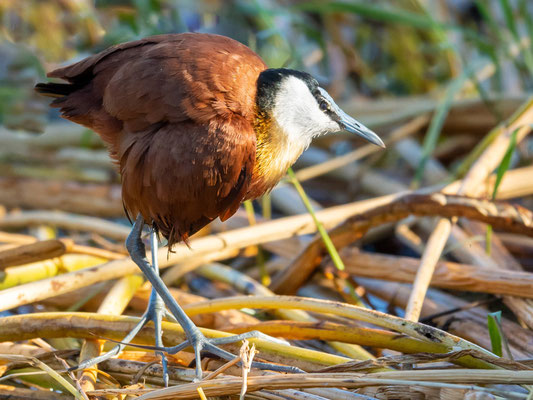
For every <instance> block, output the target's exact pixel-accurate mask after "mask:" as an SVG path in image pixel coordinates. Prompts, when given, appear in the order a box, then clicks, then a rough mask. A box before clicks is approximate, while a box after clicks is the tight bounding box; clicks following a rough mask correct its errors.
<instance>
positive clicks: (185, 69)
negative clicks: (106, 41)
mask: <svg viewBox="0 0 533 400" xmlns="http://www.w3.org/2000/svg"><path fill="white" fill-rule="evenodd" d="M265 68H266V66H265V64H264V63H263V61H262V60H261V59H260V58H259V56H257V55H256V54H255V53H254V52H253V51H251V50H250V49H249V48H247V47H246V46H244V45H242V44H240V43H238V42H236V41H234V40H232V39H229V38H226V37H223V36H218V35H210V34H194V33H187V34H176V35H160V36H154V37H150V38H146V39H143V40H140V41H136V42H130V43H125V44H121V45H118V46H115V47H112V48H110V49H108V50H106V51H104V52H102V53H100V54H96V55H94V56H92V57H89V58H87V59H85V60H82V61H80V62H79V63H77V64H74V65H71V66H69V67H66V68H61V69H58V70H56V71H53V72H52V73H50V74H49V76H51V77H59V78H62V79H65V80H67V81H69V82H70V86H69V88H70V89H69V90H70V91H69V90H64V89H63V90H62V92H63V93H64V92H67V93H68V94H67V95H65V96H63V97H60V98H58V99H56V100H55V101H54V103H53V105H54V106H56V107H60V108H61V112H62V114H63V116H64V117H65V118H67V119H70V120H72V121H74V122H77V123H80V124H83V125H86V126H88V127H90V128H92V129H94V130H95V131H96V132H98V133H99V134H100V135H101V136H102V138H103V139H104V141H106V143H107V144H108V145H109V149H110V153H111V155H112V157H113V158H114V159H115V160H116V161H117V162H118V163H119V164H120V170H121V173H122V175H123V199H124V204H125V206H126V209H127V210H128V212H129V213H131V215H132V216H135V215H136V214H137V212H141V213H142V215H143V217H144V218H145V220H146V222H148V223H154V224H155V225H157V227H158V228H159V229H160V230H161V232H162V233H163V234H164V235H165V236H166V237H168V238H169V241H170V243H173V242H175V241H178V240H180V239H183V238H186V237H187V236H188V235H189V234H192V233H194V232H196V231H197V230H198V229H200V228H201V227H202V226H204V225H205V224H207V223H208V222H209V221H211V220H213V219H215V218H216V217H217V216H221V217H222V218H227V217H229V216H230V215H232V214H233V213H234V212H235V211H236V209H237V207H238V205H239V204H240V202H241V201H242V199H243V197H244V195H245V193H246V188H247V186H248V184H249V180H250V176H251V173H252V171H253V164H254V161H255V134H254V131H253V118H254V108H255V94H256V82H257V77H258V75H259V73H260V72H261V71H262V70H264V69H265ZM43 92H44V90H43ZM48 93H50V91H49V92H48Z"/></svg>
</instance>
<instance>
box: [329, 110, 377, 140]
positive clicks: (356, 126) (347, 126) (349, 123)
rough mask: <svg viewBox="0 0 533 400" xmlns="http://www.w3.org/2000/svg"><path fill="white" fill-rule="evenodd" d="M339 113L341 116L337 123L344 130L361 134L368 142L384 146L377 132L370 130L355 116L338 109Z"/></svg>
mask: <svg viewBox="0 0 533 400" xmlns="http://www.w3.org/2000/svg"><path fill="white" fill-rule="evenodd" d="M339 114H340V117H341V120H340V121H339V123H340V125H341V126H342V127H343V128H344V130H345V131H347V132H350V133H355V134H356V135H358V136H361V137H362V138H363V139H365V140H368V141H369V142H370V143H373V144H375V145H377V146H379V147H383V148H385V143H383V140H381V138H380V137H379V136H378V135H377V134H375V133H374V132H372V131H371V130H370V129H368V128H367V127H366V126H364V125H363V124H362V123H360V122H358V121H357V120H356V119H355V118H352V117H350V116H349V115H348V114H346V113H345V112H344V111H342V110H340V113H339Z"/></svg>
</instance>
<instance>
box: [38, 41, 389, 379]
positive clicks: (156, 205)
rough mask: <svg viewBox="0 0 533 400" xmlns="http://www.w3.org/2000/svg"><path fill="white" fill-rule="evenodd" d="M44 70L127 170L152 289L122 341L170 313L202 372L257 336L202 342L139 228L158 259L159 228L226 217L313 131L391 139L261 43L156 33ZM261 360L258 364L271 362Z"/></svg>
mask: <svg viewBox="0 0 533 400" xmlns="http://www.w3.org/2000/svg"><path fill="white" fill-rule="evenodd" d="M47 76H48V77H50V78H59V79H61V80H63V81H64V82H61V83H57V82H47V83H39V84H37V85H36V86H35V90H36V91H37V92H38V93H40V94H42V95H45V96H49V97H53V98H54V100H53V101H52V103H51V106H52V107H55V108H59V109H60V112H61V115H62V117H63V118H65V119H67V120H70V121H72V122H75V123H77V124H81V125H83V126H86V127H88V128H90V129H92V130H93V131H95V132H96V133H98V134H99V135H100V136H101V138H102V139H103V141H104V143H105V144H106V146H107V148H108V151H109V154H110V158H111V159H112V160H113V162H114V163H115V164H116V165H117V167H118V170H119V172H120V175H121V180H122V201H123V204H124V209H125V212H126V215H127V216H128V218H129V219H130V221H133V228H132V231H131V233H130V235H129V236H128V238H127V240H126V247H127V249H128V252H129V254H130V256H131V258H132V260H133V261H134V262H135V263H136V264H137V265H138V266H139V268H140V269H141V271H142V272H143V273H144V275H145V276H146V278H147V279H148V280H149V281H150V283H151V284H152V288H153V289H152V294H151V296H150V302H149V305H148V308H147V310H146V312H145V314H144V315H143V317H142V319H141V322H140V323H139V324H138V326H137V327H136V328H134V330H133V331H132V332H130V334H129V335H128V336H127V337H126V338H124V343H126V342H128V341H129V340H131V339H132V338H133V336H135V334H136V333H137V332H138V330H140V329H141V328H142V326H144V325H145V324H146V323H147V322H148V321H153V323H154V324H155V330H156V338H155V339H156V346H159V347H158V348H159V349H162V348H163V346H162V341H161V327H160V326H161V319H162V317H163V315H166V316H167V317H169V318H173V319H175V320H176V321H177V322H179V323H180V325H181V326H182V328H183V329H184V332H185V335H186V338H187V340H186V341H185V342H184V343H182V344H181V345H179V346H176V347H175V348H173V351H178V350H181V349H184V348H186V347H189V346H191V347H192V348H193V350H194V354H195V359H196V375H197V378H198V379H201V377H202V370H201V363H200V361H201V353H202V352H203V351H209V352H210V353H213V354H216V355H218V356H220V357H222V358H226V359H227V358H233V357H234V356H233V355H231V354H229V353H228V352H226V351H225V350H222V349H221V348H220V347H218V346H219V345H220V344H224V343H230V342H235V341H238V340H241V339H242V338H244V337H255V336H260V335H261V334H260V333H257V332H254V333H251V334H249V335H248V336H243V335H236V336H231V337H230V338H224V339H208V338H206V337H205V336H204V335H203V334H202V333H201V332H200V330H199V329H198V328H197V327H196V326H195V325H194V323H193V322H192V321H191V320H190V318H189V317H188V316H187V315H186V314H185V312H184V311H183V310H182V308H181V307H180V306H179V304H178V303H177V302H176V300H175V299H174V298H173V297H172V296H171V295H170V293H169V291H168V289H167V287H166V286H165V285H164V283H163V281H162V280H161V278H160V277H159V273H158V265H157V257H156V256H152V260H151V261H152V262H151V264H150V262H149V261H148V260H147V258H146V251H145V247H144V243H143V242H142V240H141V233H142V229H143V226H145V225H147V226H149V228H150V243H151V247H152V254H153V255H155V254H157V246H158V245H159V235H161V236H163V237H164V238H165V239H166V240H167V241H168V247H169V249H172V247H173V245H174V244H176V243H178V242H185V243H188V240H189V237H190V236H191V235H193V234H194V233H196V232H197V231H199V230H200V229H201V228H203V227H204V226H206V225H207V224H209V223H210V222H211V221H213V220H214V219H216V218H220V219H221V220H222V221H224V220H227V219H228V218H229V217H231V216H232V215H233V214H234V213H235V212H236V211H237V209H238V208H239V206H240V204H241V203H242V202H243V201H245V200H250V199H255V198H257V197H260V196H262V195H263V194H265V193H267V192H268V191H270V190H271V189H272V188H273V187H274V186H275V185H276V184H277V183H278V182H279V181H280V180H281V179H282V178H283V177H284V176H285V174H286V171H287V169H288V168H289V167H290V166H291V165H292V164H293V163H294V162H295V161H296V160H297V159H298V157H299V156H300V155H301V154H302V152H303V151H304V150H305V149H306V148H307V147H308V146H309V145H310V143H311V141H312V139H314V138H316V137H319V136H322V135H325V134H328V133H333V132H338V131H347V132H351V133H354V134H356V135H358V136H360V137H362V138H364V139H366V140H367V141H369V142H371V143H373V144H376V145H378V146H381V147H385V145H384V144H383V141H382V140H381V139H380V138H379V136H378V135H377V134H375V133H374V132H373V131H371V130H370V129H369V128H367V127H365V126H364V125H363V124H361V123H360V122H358V121H357V120H356V119H354V118H353V117H351V116H349V115H348V114H346V113H345V112H344V111H342V110H341V109H340V108H339V106H338V105H337V104H336V103H335V101H334V100H333V99H332V97H331V96H330V95H329V94H328V92H327V91H326V90H325V89H323V88H322V87H321V86H320V85H319V83H318V82H317V80H316V79H315V78H313V77H312V76H311V75H310V74H308V73H306V72H302V71H297V70H292V69H287V68H268V67H267V65H266V64H265V62H264V61H263V60H262V59H261V58H260V56H259V55H257V54H256V53H255V52H254V51H252V50H251V49H250V48H248V47H247V46H245V45H244V44H242V43H240V42H238V41H236V40H234V39H231V38H229V37H226V36H221V35H216V34H210V33H177V34H162V35H156V36H150V37H146V38H143V39H140V40H135V41H131V42H126V43H122V44H118V45H114V46H112V47H109V48H108V49H106V50H104V51H102V52H100V53H97V54H95V55H92V56H89V57H87V58H85V59H83V60H81V61H79V62H77V63H74V64H72V65H69V66H66V67H62V68H59V69H56V70H53V71H51V72H49V73H48V75H47ZM164 306H166V307H167V308H168V310H169V312H167V311H166V310H165V307H164ZM120 346H123V344H121V345H119V346H117V347H116V351H115V354H116V352H118V351H120V349H121V348H122V347H120ZM165 351H166V350H165ZM109 354H110V353H109ZM109 354H107V355H102V356H100V358H98V357H96V358H95V359H93V360H89V361H90V362H91V363H96V362H99V361H100V360H102V359H105V357H109ZM263 364H267V363H258V364H257V366H259V367H264V368H267V369H275V367H274V366H273V365H272V364H267V365H263ZM88 365H89V364H87V363H85V364H84V366H88ZM81 366H82V365H81V364H80V367H81ZM163 368H164V369H165V370H166V364H165V360H164V357H163ZM166 379H168V378H166ZM167 382H168V380H167Z"/></svg>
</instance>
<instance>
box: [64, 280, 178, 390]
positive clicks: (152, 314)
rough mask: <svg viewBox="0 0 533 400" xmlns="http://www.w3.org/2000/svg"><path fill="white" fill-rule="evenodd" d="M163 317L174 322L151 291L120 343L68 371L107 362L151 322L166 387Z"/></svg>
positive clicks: (166, 365) (160, 300)
mask: <svg viewBox="0 0 533 400" xmlns="http://www.w3.org/2000/svg"><path fill="white" fill-rule="evenodd" d="M163 316H165V317H166V318H167V319H170V320H172V321H175V318H174V317H173V316H172V315H171V314H169V313H168V311H167V310H166V309H165V305H164V304H163V300H162V299H161V297H159V296H158V295H157V292H156V291H155V290H153V289H152V293H151V294H150V300H149V302H148V307H147V308H146V311H145V312H144V314H143V315H142V317H141V319H140V320H139V322H138V323H137V324H136V325H135V326H134V327H133V329H132V330H131V331H130V332H129V333H128V334H127V335H126V336H125V337H124V339H122V341H121V342H120V343H118V344H117V345H116V346H115V347H113V348H112V349H111V350H109V351H108V352H106V353H104V354H101V355H99V356H98V357H94V358H91V359H89V360H84V361H82V362H80V363H79V364H78V365H76V366H74V367H71V368H70V370H71V371H72V370H79V369H85V368H89V367H91V366H93V365H95V364H98V363H101V362H102V361H105V360H109V359H110V358H112V357H114V356H116V355H118V354H119V353H120V352H121V351H122V350H123V349H124V347H126V345H127V344H128V343H130V342H131V341H132V340H133V338H134V337H135V336H137V334H138V333H139V332H140V330H141V329H142V328H144V327H145V326H146V325H147V324H148V323H149V322H150V321H152V322H153V323H154V330H155V349H156V350H155V353H156V354H157V355H159V356H160V357H161V365H162V367H163V382H164V384H165V387H166V386H168V380H169V376H168V363H167V358H166V356H165V354H164V352H163V351H162V350H159V349H162V348H164V347H163V339H162V335H163V332H162V330H161V320H162V317H163Z"/></svg>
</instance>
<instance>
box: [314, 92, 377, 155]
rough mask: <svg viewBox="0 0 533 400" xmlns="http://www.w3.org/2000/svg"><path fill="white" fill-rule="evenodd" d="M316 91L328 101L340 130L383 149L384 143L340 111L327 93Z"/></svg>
mask: <svg viewBox="0 0 533 400" xmlns="http://www.w3.org/2000/svg"><path fill="white" fill-rule="evenodd" d="M318 90H319V91H320V93H321V94H322V96H323V97H324V98H325V99H326V100H327V101H329V104H330V107H331V109H332V111H333V112H334V113H335V114H337V115H338V116H339V118H340V120H339V124H340V125H341V127H342V129H344V130H345V131H347V132H350V133H355V134H356V135H358V136H361V137H362V138H363V139H365V140H368V141H369V142H370V143H373V144H375V145H377V146H379V147H383V148H385V143H383V140H381V139H380V137H379V136H378V135H376V134H375V133H374V132H372V131H371V130H370V129H368V128H367V127H366V126H364V125H363V124H362V123H360V122H358V121H357V120H356V119H355V118H352V117H350V116H349V115H348V114H346V113H345V112H344V111H342V110H341V109H340V107H339V106H338V105H337V104H336V103H335V101H334V100H333V99H332V98H331V96H330V95H329V93H328V92H326V91H325V90H324V89H322V88H321V87H319V88H318Z"/></svg>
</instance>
